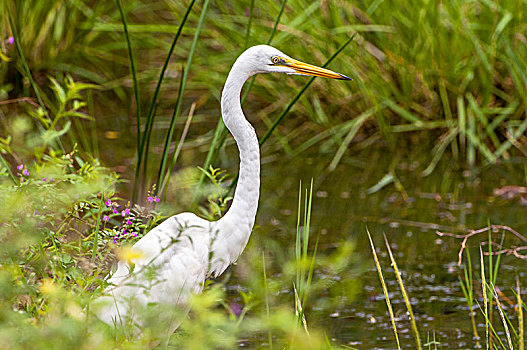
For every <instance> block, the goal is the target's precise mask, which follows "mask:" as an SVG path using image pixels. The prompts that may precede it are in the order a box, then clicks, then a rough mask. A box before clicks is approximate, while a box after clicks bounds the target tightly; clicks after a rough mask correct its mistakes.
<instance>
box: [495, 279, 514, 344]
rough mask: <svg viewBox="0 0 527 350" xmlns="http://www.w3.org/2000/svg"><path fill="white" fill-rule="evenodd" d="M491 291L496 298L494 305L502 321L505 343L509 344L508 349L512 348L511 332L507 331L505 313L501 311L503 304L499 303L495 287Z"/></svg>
mask: <svg viewBox="0 0 527 350" xmlns="http://www.w3.org/2000/svg"><path fill="white" fill-rule="evenodd" d="M493 291H494V298H495V299H496V305H497V306H498V311H499V313H500V316H501V321H502V322H503V328H504V329H505V334H506V335H507V343H508V345H509V349H510V350H514V347H513V346H512V339H511V333H510V332H509V326H508V325H507V321H506V320H505V313H504V312H503V306H502V305H501V302H500V298H499V296H498V293H497V292H496V289H495V288H493Z"/></svg>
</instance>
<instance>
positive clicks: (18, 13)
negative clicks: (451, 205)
mask: <svg viewBox="0 0 527 350" xmlns="http://www.w3.org/2000/svg"><path fill="white" fill-rule="evenodd" d="M203 5H204V3H203V2H199V1H198V2H196V4H195V5H193V4H192V2H191V1H182V2H173V1H166V2H156V3H154V5H153V6H144V5H142V4H140V3H139V2H137V1H129V2H127V3H126V4H125V6H124V7H123V12H124V15H125V16H126V17H127V18H128V22H129V23H128V28H129V39H130V41H131V45H132V47H133V48H134V51H135V54H136V56H137V63H138V66H137V83H138V84H139V89H141V96H140V97H139V98H140V101H138V103H137V104H135V103H134V102H133V100H132V94H131V93H129V92H130V91H133V89H132V90H130V88H131V86H132V85H133V84H132V82H131V80H130V79H129V78H128V67H127V65H128V59H127V56H128V53H127V45H126V43H125V42H124V41H122V40H121V39H120V38H122V30H123V28H122V25H120V22H121V21H120V14H119V11H118V7H117V6H115V4H111V3H104V4H103V3H98V4H89V5H88V4H85V3H82V2H72V3H68V4H63V3H61V2H54V1H52V2H48V3H42V2H38V1H31V0H29V1H25V2H23V3H20V4H17V5H16V6H15V2H14V1H9V0H4V1H3V2H2V8H3V9H4V10H6V9H8V8H9V9H11V11H12V13H13V19H14V22H15V25H16V26H18V27H20V29H23V33H22V34H21V35H20V37H19V40H18V41H17V42H19V45H20V48H21V50H22V52H23V53H24V54H25V55H26V56H27V65H28V67H29V70H30V71H31V72H33V73H34V75H35V82H36V84H37V85H42V86H41V89H42V90H43V91H44V92H46V90H47V88H46V84H47V83H46V82H45V80H43V79H42V77H43V76H45V75H46V74H50V73H51V74H53V75H56V74H55V73H54V72H57V73H59V75H60V74H61V73H62V72H70V73H72V74H75V76H78V77H82V78H83V79H88V80H89V81H91V82H95V83H98V84H101V85H102V86H103V87H104V89H105V91H101V92H100V93H98V94H97V97H98V98H97V99H96V102H95V103H96V104H97V106H96V109H97V110H98V111H102V110H106V111H108V112H110V113H101V115H100V116H98V117H97V118H98V124H99V125H101V124H102V125H104V126H106V127H116V125H115V124H113V123H112V114H114V113H124V114H125V115H127V124H122V125H117V128H118V129H121V130H122V131H123V132H125V133H130V134H134V133H135V134H137V130H140V129H138V127H139V125H137V124H138V123H137V121H134V120H133V115H134V113H132V111H133V110H134V109H135V107H133V106H134V105H137V106H142V107H141V108H138V112H139V113H141V115H142V116H144V117H143V118H142V120H141V122H140V123H141V124H142V125H141V127H142V126H144V125H147V127H146V128H145V130H146V131H147V132H148V135H150V134H151V140H150V137H149V138H148V140H147V141H146V142H151V143H152V147H153V152H152V155H151V156H150V157H152V158H153V160H154V163H153V164H156V163H157V162H160V161H161V162H163V163H165V162H166V161H162V159H166V156H161V152H159V148H160V147H161V148H165V147H163V146H162V142H163V141H162V140H163V138H164V135H166V132H167V130H170V127H169V126H168V125H167V124H169V123H174V122H175V125H176V127H180V126H181V127H182V121H174V120H173V118H171V116H172V114H173V113H172V112H173V111H174V109H173V106H174V105H180V106H181V107H180V108H181V113H186V112H187V110H188V108H189V106H190V104H191V102H197V110H196V118H195V119H194V121H193V123H192V126H191V128H190V134H189V136H190V137H200V136H201V137H206V138H208V139H210V138H212V137H213V134H212V133H211V132H210V131H209V130H211V129H212V128H213V127H214V126H215V125H216V121H217V118H218V116H219V115H218V112H217V111H218V110H219V108H218V107H219V106H218V100H219V95H220V91H221V87H222V85H223V82H224V80H225V77H226V75H227V72H228V70H229V68H230V65H231V64H232V62H233V60H234V59H235V58H236V56H237V55H238V54H239V53H240V52H241V50H242V49H243V48H244V47H246V46H247V45H248V44H257V43H262V42H267V41H268V39H269V35H270V34H271V33H274V31H273V28H274V27H275V25H276V24H278V25H277V27H276V34H275V35H274V38H273V45H275V46H277V47H278V48H280V49H282V50H283V51H285V52H286V53H287V54H289V55H292V56H294V57H297V58H299V59H301V60H304V61H309V62H312V63H318V64H320V63H319V62H321V61H324V60H325V57H327V56H328V54H329V53H331V52H335V50H336V49H337V48H338V46H339V45H340V44H341V43H342V42H344V41H345V40H346V39H347V38H349V37H350V36H351V35H352V34H355V35H356V44H355V45H352V46H350V47H349V48H347V49H345V50H344V52H343V54H342V55H341V56H339V57H338V58H337V59H336V61H335V62H334V63H332V66H331V68H332V69H334V70H336V71H341V72H343V73H344V74H348V75H350V76H352V77H353V78H355V80H354V81H353V82H352V83H351V84H331V83H329V82H326V81H318V82H316V83H315V86H314V87H313V88H311V89H310V91H309V94H308V95H306V96H303V97H301V98H300V100H299V103H297V104H296V105H295V106H294V107H293V108H292V109H291V111H289V113H288V114H289V115H291V118H286V120H284V121H283V122H282V123H281V124H280V127H278V128H277V129H276V130H274V128H275V126H273V124H272V123H271V124H270V123H269V121H270V120H273V119H275V118H273V116H275V115H278V114H279V113H280V111H281V110H282V106H283V105H284V104H285V103H286V101H290V100H291V98H292V97H293V96H294V92H293V91H295V90H296V91H298V89H299V88H300V86H301V84H303V83H302V82H303V80H304V79H302V78H285V79H284V77H265V78H258V81H259V83H258V84H255V85H254V86H253V87H252V88H251V89H250V92H249V89H246V90H245V92H246V93H247V92H248V95H247V97H248V98H247V100H246V104H245V108H246V110H247V111H248V112H247V116H248V118H249V119H250V121H251V122H253V123H254V124H257V125H256V127H257V129H260V130H262V129H263V130H266V128H267V130H268V131H270V130H274V131H273V136H272V137H271V139H272V143H271V145H270V146H266V149H269V150H271V149H272V150H274V151H280V152H283V153H286V154H295V153H298V152H295V149H296V148H298V147H302V149H303V150H305V149H306V145H309V148H314V147H316V145H317V144H320V143H321V142H323V141H324V142H325V145H326V146H325V147H324V151H325V152H328V151H330V152H333V153H334V154H335V161H334V162H333V163H332V165H331V168H334V167H335V166H336V165H338V160H339V159H340V158H341V157H342V156H345V155H346V152H345V151H346V149H345V148H343V147H342V145H343V143H344V145H348V146H347V147H346V148H349V147H353V145H354V144H355V143H359V142H360V140H361V139H363V138H361V137H358V136H360V134H361V133H366V134H372V133H373V134H376V133H378V134H379V135H381V136H382V137H383V138H385V139H386V141H387V142H388V145H390V147H391V148H393V149H398V148H401V146H403V147H405V146H407V145H406V144H407V143H408V142H409V141H408V138H407V137H406V136H405V135H406V134H408V133H412V134H415V133H419V134H420V136H419V137H417V138H415V137H413V138H412V139H414V140H415V139H417V140H419V141H420V142H428V143H430V161H429V164H428V166H426V167H425V168H424V169H422V170H423V175H428V174H430V173H431V172H432V171H433V170H434V169H435V165H436V164H437V162H438V161H439V160H440V158H442V157H445V156H452V157H453V158H454V159H457V160H458V162H459V166H460V167H468V168H474V167H476V166H477V165H479V164H485V163H493V162H496V161H497V160H507V159H509V158H510V157H512V156H515V155H521V156H525V154H527V151H526V149H527V147H526V140H525V136H524V132H525V130H527V119H526V118H525V112H524V111H525V107H526V102H527V93H526V92H527V74H526V71H527V69H526V68H527V67H526V63H525V62H527V60H526V59H525V58H526V55H527V51H526V47H525V45H524V42H525V41H526V40H527V39H526V37H525V35H526V34H525V33H526V28H525V26H526V25H525V21H524V19H525V14H526V9H527V5H526V4H525V3H524V2H518V1H502V2H500V3H499V4H492V3H487V2H475V3H461V2H449V3H442V2H439V1H424V0H422V1H412V2H408V3H403V4H393V3H388V2H379V1H366V2H363V3H348V2H343V3H340V2H339V3H337V2H333V1H329V2H323V1H317V2H308V1H302V0H289V1H287V2H276V1H269V2H265V3H262V2H260V3H253V2H251V1H250V0H247V1H240V2H236V3H229V4H227V3H223V2H215V1H212V2H211V3H210V8H209V9H208V11H207V13H208V14H207V21H206V23H205V25H204V26H203V28H202V34H201V35H200V38H199V40H198V42H197V43H196V46H195V49H194V50H191V46H192V39H191V38H192V37H193V36H194V34H195V29H196V28H197V25H198V23H199V16H200V14H201V11H202V9H203ZM192 6H194V9H193V11H191V12H190V13H189V17H188V22H187V23H186V24H185V26H184V27H183V28H182V32H181V39H180V40H179V42H178V49H177V50H174V54H173V55H172V58H171V59H170V61H169V60H168V59H167V57H168V56H166V52H169V51H170V50H169V49H170V48H171V45H172V44H173V43H174V40H173V39H174V38H173V34H172V33H174V32H175V31H177V30H178V25H174V24H173V23H177V22H181V21H180V18H181V15H182V14H184V13H185V12H186V11H187V10H188V9H189V8H190V7H192ZM6 14H7V11H3V12H2V14H0V26H1V27H2V28H3V29H4V32H5V33H9V32H11V29H10V26H9V24H8V20H7V18H6V17H7V15H6ZM278 18H279V22H277V21H276V20H277V19H278ZM66 28H68V30H66ZM287 48H294V51H290V50H288V49H287ZM191 51H194V53H193V55H194V57H193V63H192V68H191V69H190V70H189V71H187V74H188V84H187V86H186V88H185V91H184V93H183V95H182V96H181V97H178V96H179V95H180V92H178V91H177V90H176V87H177V86H179V85H180V84H179V83H176V82H174V80H179V79H181V76H180V74H179V73H178V72H179V71H180V69H179V67H180V66H181V65H183V64H184V62H185V61H187V59H188V57H189V54H190V52H191ZM81 58H82V59H81ZM163 62H164V63H167V65H166V70H165V68H164V69H163V70H162V74H165V75H164V76H159V73H158V67H161V66H163ZM13 65H14V66H13ZM8 67H16V68H18V70H19V72H20V75H18V78H17V79H18V81H17V82H16V83H15V84H11V83H10V82H12V81H13V80H12V77H13V70H12V68H8V69H7V71H3V75H1V74H0V81H1V82H2V83H1V84H0V85H1V86H3V89H4V90H6V91H7V93H8V96H10V97H18V96H21V95H32V92H31V91H29V90H28V89H27V88H26V87H25V85H24V84H25V83H24V81H23V80H22V79H20V78H21V77H24V76H28V75H27V74H28V73H27V70H26V69H23V67H22V66H19V62H18V60H14V61H12V62H10V63H8ZM156 77H157V78H156ZM58 78H59V79H60V76H59V77H58ZM161 79H163V80H164V84H163V85H164V86H165V88H164V89H163V90H161V91H160V90H159V86H160V85H159V81H161ZM156 80H157V81H158V84H157V85H156V84H155V81H156ZM36 91H38V90H36ZM113 96H117V97H118V98H119V99H120V100H121V101H122V102H123V103H122V106H126V105H128V106H130V108H129V109H128V108H122V107H119V106H117V105H116V104H115V103H114V102H113V101H115V100H114V99H113ZM156 100H157V101H158V102H157V103H156V104H155V107H153V106H154V104H153V103H152V101H154V102H155V101H156ZM178 100H179V101H180V102H179V103H177V101H178ZM108 105H110V107H109V109H107V107H106V106H108ZM147 106H148V107H147ZM378 106H386V108H378ZM371 108H376V110H375V113H374V114H373V116H372V118H369V119H368V120H367V121H366V122H365V123H363V124H362V125H361V127H360V130H355V131H354V133H348V134H347V135H342V134H341V133H327V134H325V135H326V136H325V137H324V138H321V137H316V136H317V134H318V133H320V132H323V131H326V130H328V129H329V128H330V127H336V128H338V127H339V125H341V124H342V123H345V122H346V121H348V120H350V119H352V118H354V117H356V116H360V115H361V114H362V113H363V112H364V111H366V110H370V109H371ZM141 109H145V110H141ZM153 113H155V114H156V115H158V122H157V123H156V125H152V122H151V121H152V120H153V119H151V118H152V117H151V116H152V115H153ZM211 116H214V117H211ZM292 116H294V117H295V118H292ZM145 118H150V120H148V119H145ZM262 122H263V123H262ZM258 124H263V125H258ZM299 128H302V130H304V131H305V132H303V137H302V138H298V137H295V136H296V135H297V134H296V130H297V129H299ZM169 134H170V132H169ZM341 135H342V136H341ZM223 137H225V136H223ZM311 138H314V139H313V142H311V143H306V142H307V141H309V140H310V139H311ZM143 139H144V137H143ZM343 141H345V142H343ZM174 142H175V141H174V140H171V139H170V141H169V147H171V148H170V149H171V152H173V143H174ZM142 143H143V145H144V144H145V141H142ZM327 146H329V148H328V147H327ZM434 146H435V147H434ZM165 149H166V148H165ZM130 152H131V150H130V151H128V152H125V153H128V156H129V157H133V156H134V154H133V153H130ZM157 170H159V168H158V167H157V166H150V167H149V168H147V173H146V176H147V177H152V174H154V173H155V172H156V171H157Z"/></svg>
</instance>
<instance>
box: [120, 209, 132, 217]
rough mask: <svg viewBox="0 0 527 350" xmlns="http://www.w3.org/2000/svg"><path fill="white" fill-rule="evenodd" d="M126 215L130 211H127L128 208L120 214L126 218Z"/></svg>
mask: <svg viewBox="0 0 527 350" xmlns="http://www.w3.org/2000/svg"><path fill="white" fill-rule="evenodd" d="M126 215H130V209H128V208H126V209H125V210H123V211H122V213H121V216H126Z"/></svg>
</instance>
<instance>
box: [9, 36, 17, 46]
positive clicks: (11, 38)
mask: <svg viewBox="0 0 527 350" xmlns="http://www.w3.org/2000/svg"><path fill="white" fill-rule="evenodd" d="M7 43H8V44H9V45H13V44H14V43H15V38H14V37H12V36H10V37H9V38H7Z"/></svg>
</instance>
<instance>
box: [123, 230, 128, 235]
mask: <svg viewBox="0 0 527 350" xmlns="http://www.w3.org/2000/svg"><path fill="white" fill-rule="evenodd" d="M127 234H128V232H126V230H125V229H124V228H123V236H126V235H127Z"/></svg>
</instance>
